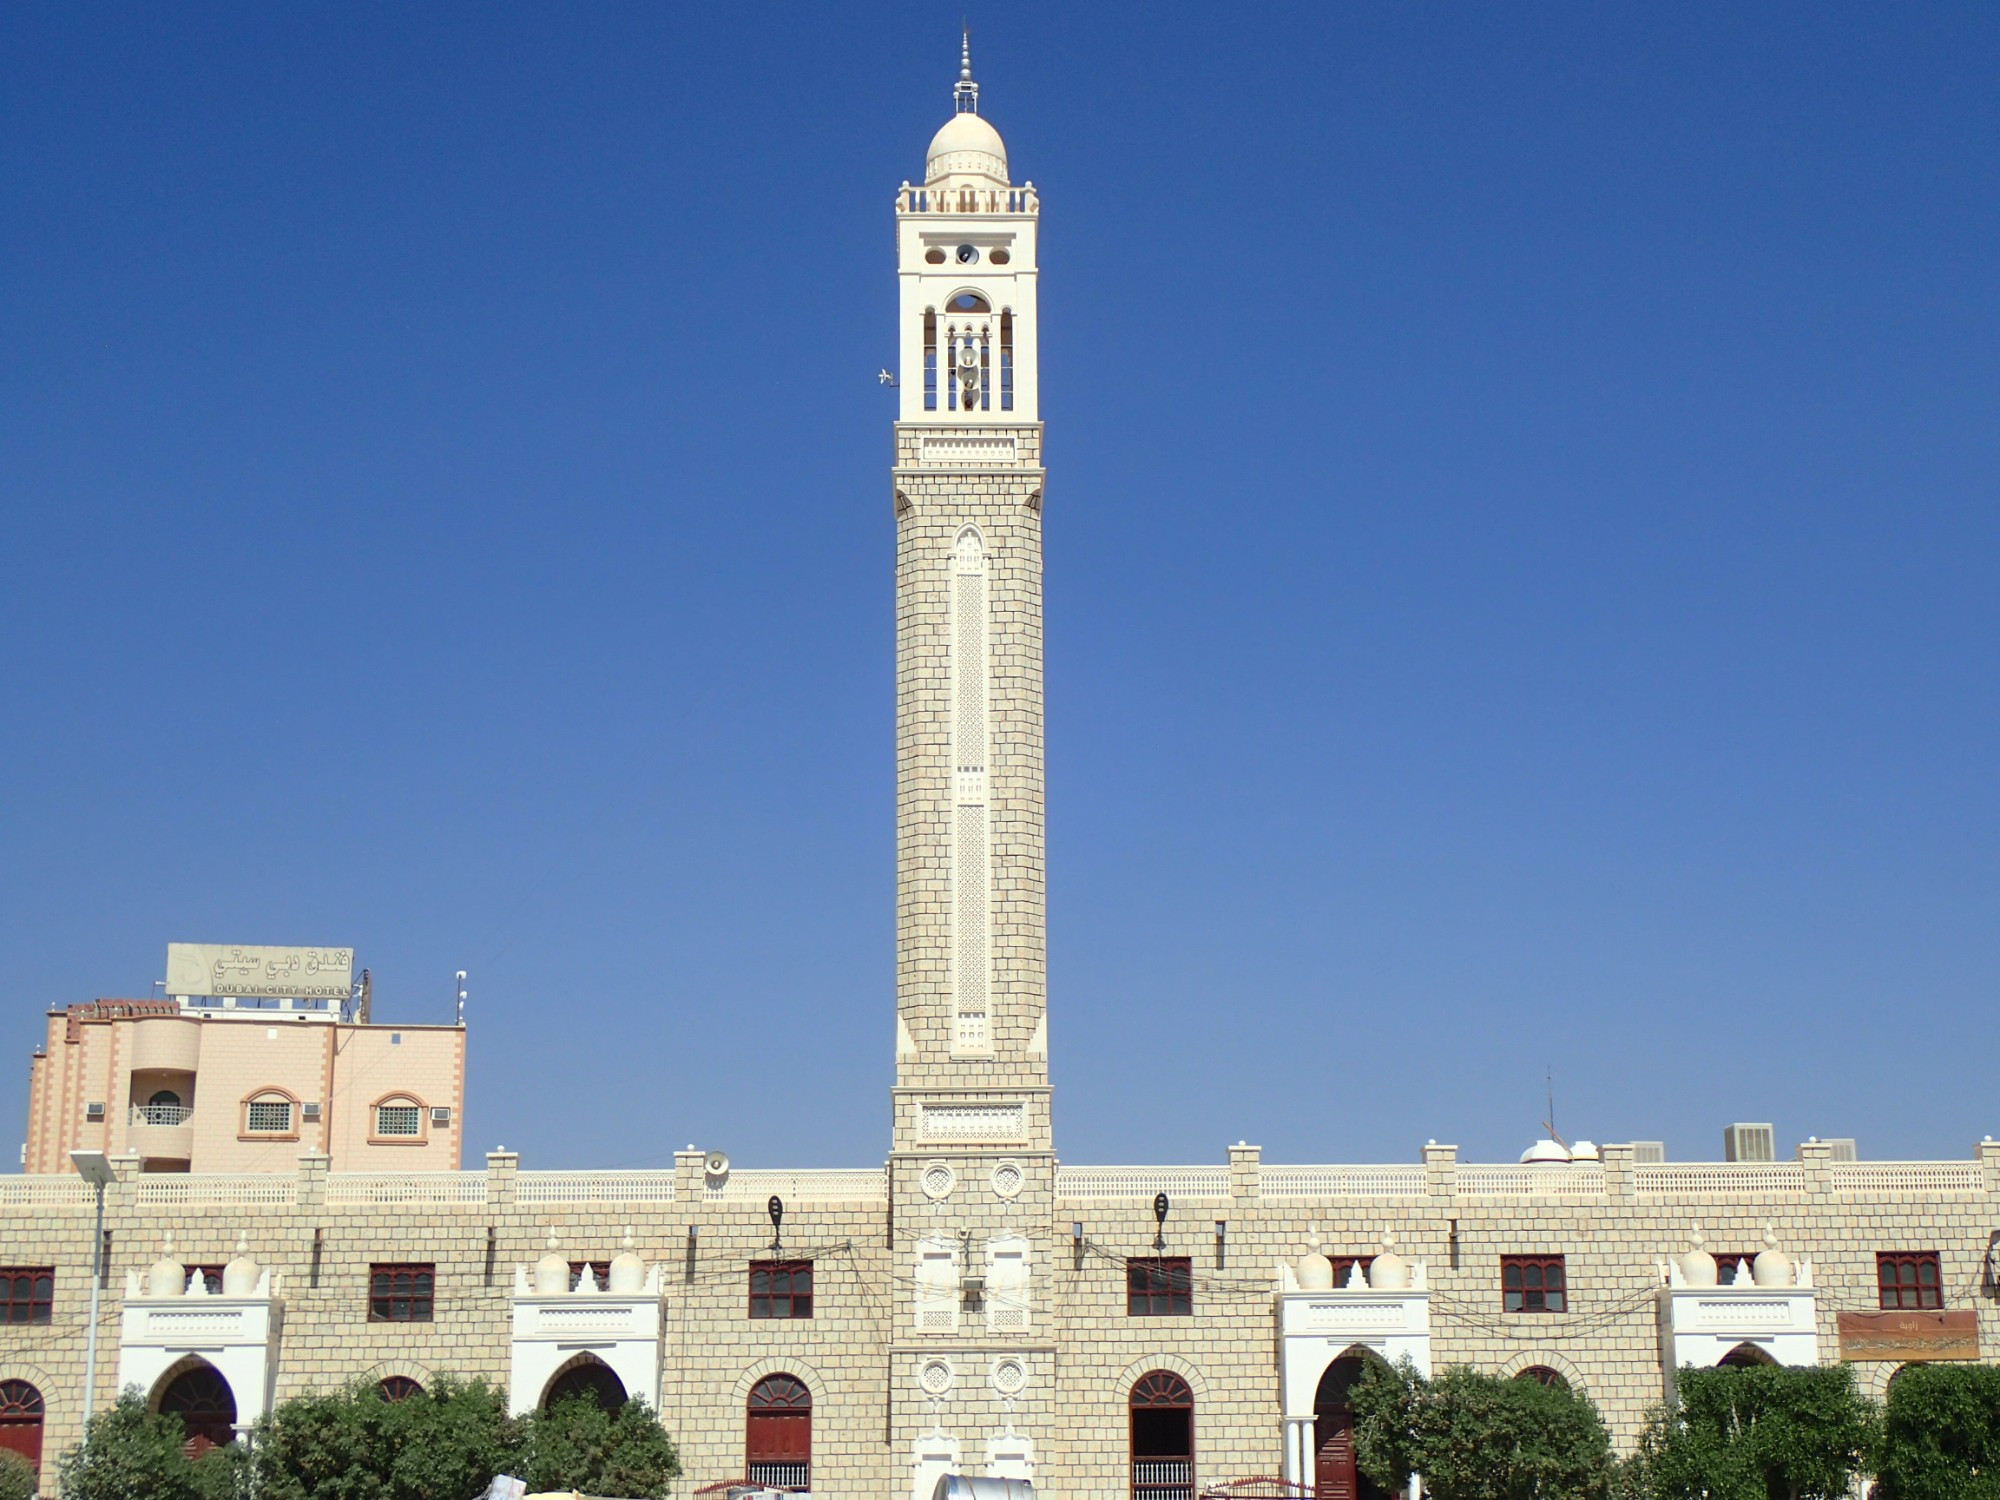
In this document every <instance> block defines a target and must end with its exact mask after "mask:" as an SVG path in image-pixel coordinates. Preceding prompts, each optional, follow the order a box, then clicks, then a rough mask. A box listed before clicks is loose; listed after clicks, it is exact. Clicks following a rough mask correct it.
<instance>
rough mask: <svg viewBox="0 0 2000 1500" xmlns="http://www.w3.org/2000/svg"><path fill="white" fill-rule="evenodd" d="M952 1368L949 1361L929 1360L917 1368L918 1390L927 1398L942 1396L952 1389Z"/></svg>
mask: <svg viewBox="0 0 2000 1500" xmlns="http://www.w3.org/2000/svg"><path fill="white" fill-rule="evenodd" d="M951 1382H952V1368H951V1361H950V1360H948V1359H927V1360H925V1361H924V1362H923V1363H922V1364H920V1365H918V1366H917V1389H918V1390H920V1391H922V1392H923V1393H924V1394H925V1395H926V1396H932V1397H936V1396H942V1395H944V1394H945V1392H947V1391H949V1390H950V1389H951Z"/></svg>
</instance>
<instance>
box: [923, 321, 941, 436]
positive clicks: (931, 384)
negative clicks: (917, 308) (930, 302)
mask: <svg viewBox="0 0 2000 1500" xmlns="http://www.w3.org/2000/svg"><path fill="white" fill-rule="evenodd" d="M937 375H938V371H937V310H936V309H935V308H929V307H927V308H925V309H924V410H925V411H936V410H937Z"/></svg>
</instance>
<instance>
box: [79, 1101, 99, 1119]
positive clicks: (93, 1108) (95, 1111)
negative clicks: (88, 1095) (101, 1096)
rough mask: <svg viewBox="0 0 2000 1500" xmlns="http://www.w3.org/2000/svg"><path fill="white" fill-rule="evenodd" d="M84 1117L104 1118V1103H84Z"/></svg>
mask: <svg viewBox="0 0 2000 1500" xmlns="http://www.w3.org/2000/svg"><path fill="white" fill-rule="evenodd" d="M83 1117H84V1118H85V1119H86V1120H101V1119H103V1118H104V1106H103V1105H102V1104H86V1105H84V1107H83Z"/></svg>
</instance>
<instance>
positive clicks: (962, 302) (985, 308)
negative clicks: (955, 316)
mask: <svg viewBox="0 0 2000 1500" xmlns="http://www.w3.org/2000/svg"><path fill="white" fill-rule="evenodd" d="M945 307H946V309H947V310H948V311H951V312H955V313H983V312H992V311H993V304H992V303H990V302H988V301H987V300H986V299H985V298H984V297H982V296H980V295H979V293H977V292H956V293H954V294H953V295H952V298H951V300H950V301H949V302H947V303H945Z"/></svg>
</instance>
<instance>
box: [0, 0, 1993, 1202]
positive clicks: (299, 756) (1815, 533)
mask: <svg viewBox="0 0 2000 1500" xmlns="http://www.w3.org/2000/svg"><path fill="white" fill-rule="evenodd" d="M959 14H960V10H959V8H957V7H952V8H949V9H947V8H945V7H941V6H918V5H898V6H878V7H855V6H814V7H784V8H774V7H753V6H728V7H696V6H665V5H639V4H625V5H612V4H604V5H596V6H590V7H569V6H542V7H527V6H474V5H464V6H449V5H443V4H439V5H429V6H422V7H402V6H387V5H375V6H366V5H354V6H333V5H323V6H306V5H299V6H284V7H268V6H243V7H240V8H231V7H221V6H208V7H203V8H199V9H196V8H164V9H163V8H160V7H133V8H129V9H126V8H117V7H109V6H86V5H77V6H14V7H11V8H9V9H8V10H7V11H6V13H5V15H4V17H0V140H4V142H5V145H4V148H0V193H4V197H5V201H6V203H7V205H8V208H7V212H6V213H5V214H4V215H0V349H4V351H5V352H4V355H0V495H3V496H4V500H0V549H3V550H4V557H5V561H6V568H5V582H4V585H0V768H4V776H5V786H6V795H5V798H4V801H3V802H0V949H4V951H5V952H6V954H7V966H6V970H7V982H6V985H5V988H4V995H5V1009H4V1012H0V1047H4V1048H5V1049H7V1050H8V1051H10V1052H11V1053H12V1055H13V1057H14V1059H15V1063H16V1065H15V1066H13V1067H9V1068H6V1069H0V1079H4V1080H5V1083H4V1087H0V1120H5V1119H17V1120H18V1119H21V1118H22V1117H23V1111H24V1104H25V1075H26V1062H27V1058H28V1054H29V1053H30V1051H31V1050H32V1048H33V1046H34V1045H35V1043H36V1041H37V1040H38V1038H39V1036H40V1035H41V1029H42V1024H43V1023H42V1019H41V1013H42V1011H43V1010H44V1009H45V1008H46V1007H48V1006H52V1005H63V1004H67V1003H70V1002H73V1001H79V1000H85V999H89V998H92V997H94V996H99V995H132V994H138V995H143V994H146V993H148V992H149V988H150V985H151V981H152V980H153V979H154V978H156V977H159V976H160V975H161V973H162V972H163V962H164V952H165V946H166V944H167V943H168V942H169V941H170V940H193V941H218V942H222V941H240V942H325V943H351V944H353V945H355V946H356V948H357V949H358V950H359V955H360V960H361V961H362V962H363V963H365V964H367V965H368V967H369V968H370V969H371V970H372V971H373V973H374V975H375V976H376V979H377V994H378V1014H379V1015H381V1016H383V1017H385V1018H388V1019H392V1020H401V1021H410V1022H415V1021H442V1020H445V1019H447V1018H448V1017H449V1014H450V1004H451V976H452V972H453V970H455V969H457V968H461V967H462V968H465V969H468V970H470V971H471V974H472V978H471V981H470V986H471V1002H470V1008H469V1018H470V1022H471V1036H470V1049H471V1074H470V1099H469V1103H468V1108H467V1119H468V1125H469V1133H470V1138H471V1144H472V1146H473V1147H475V1148H476V1149H485V1148H488V1147H490V1146H492V1145H494V1144H496V1143H501V1142H504V1143H505V1144H506V1145H507V1146H509V1147H511V1148H516V1149H519V1150H521V1151H523V1152H524V1154H525V1156H526V1160H527V1164H528V1165H530V1166H546V1167H554V1166H639V1165H645V1164H650V1163H654V1162H660V1161H663V1160H665V1159H666V1157H667V1156H668V1154H669V1153H670V1152H671V1151H672V1150H673V1149H674V1148H675V1147H676V1146H679V1145H681V1144H683V1143H685V1142H689V1141H694V1142H698V1143H700V1144H701V1145H703V1146H704V1147H711V1148H712V1147H721V1148H723V1149H726V1150H728V1151H730V1152H731V1154H732V1155H733V1156H734V1157H735V1158H736V1160H737V1161H739V1162H741V1163H743V1164H744V1165H746V1166H758V1165H765V1166H768V1165H788V1164H789V1165H848V1164H863V1163H867V1162H871V1161H876V1160H879V1159H880V1157H881V1155H882V1153H883V1151H884V1150H885V1149H886V1143H887V1118H888V1110H887V1085H888V1083H889V1080H890V1069H891V1043H892V1034H893V1009H892V984H893V970H892V957H893V956H892V952H891V941H892V936H893V931H892V899H893V852H894V851H893V842H892V840H893V830H892V825H891V806H892V796H893V783H892V761H891V750H892V743H891V711H892V698H891V666H892V663H891V654H890V653H891V638H892V624H893V622H892V616H891V611H890V582H891V574H890V567H891V540H892V539H891V520H890V504H889V490H888V477H887V465H888V462H889V458H890V445H889V427H890V422H891V420H892V415H893V413H892V406H891V397H890V396H889V394H888V393H887V392H885V391H883V390H882V389H880V388H879V387H878V386H877V385H876V383H875V378H874V376H875V370H876V369H877V367H878V366H880V365H883V364H885V363H889V362H891V360H892V358H893V350H894V342H893V340H894V323H893V320H894V300H893V298H894V282H893V239H892V215H891V194H892V192H893V190H894V188H895V186H896V185H897V183H899V182H900V181H902V180H903V179H905V178H912V177H916V176H918V175H920V172H921V168H922V154H923V148H924V145H925V143H926V141H927V140H928V139H929V137H930V134H931V132H932V131H933V130H934V129H935V128H936V127H937V126H938V125H939V124H940V123H942V121H943V119H944V118H945V115H946V113H947V112H948V110H949V88H950V84H951V81H952V75H953V71H954V69H953V65H954V63H955V60H956V59H955V54H956V48H957V23H958V18H959ZM972 24H973V27H974V48H975V61H976V63H977V70H978V74H979V77H980V81H981V83H982V85H983V88H984V101H985V113H986V114H987V116H988V117H989V118H990V119H992V120H993V121H994V122H995V123H996V124H997V125H998V126H999V127H1000V129H1001V130H1002V132H1003V133H1004V134H1005V135H1006V138H1007V141H1008V145H1009V148H1010V152H1011V156H1012V161H1013V164H1014V170H1015V174H1016V176H1017V178H1019V177H1028V178H1032V179H1033V180H1034V181H1035V183H1036V184H1037V186H1038V187H1039V188H1040V189H1041V191H1042V194H1043V225H1044V229H1043V233H1044V251H1043V265H1044V276H1043V283H1042V305H1043V330H1044V331H1043V350H1044V366H1043V370H1042V381H1043V393H1044V412H1043V415H1044V418H1045V420H1046V421H1047V423H1048V440H1047V441H1048V459H1049V466H1050V479H1049V485H1048V503H1047V510H1046V517H1045V543H1046V553H1047V635H1046V639H1047V653H1048V663H1047V665H1048V788H1049V858H1050V870H1049V897H1050V989H1051V995H1050V1013H1051V1041H1052V1046H1053V1049H1054V1058H1053V1069H1054V1074H1055V1081H1056V1085H1057V1097H1056V1110H1057V1114H1056V1120H1057V1133H1058V1145H1059V1148H1060V1149H1061V1151H1062V1154H1063V1155H1064V1157H1065V1159H1067V1160H1071V1161H1119V1160H1123V1161H1163V1162H1164V1161H1217V1160H1220V1159H1222V1153H1223V1148H1224V1146H1225V1145H1226V1144H1227V1143H1228V1142H1230V1141H1234V1140H1237V1139H1239V1138H1243V1137H1247V1138H1249V1139H1251V1140H1254V1141H1259V1142H1261V1143H1262V1144H1263V1145H1264V1147H1265V1150H1266V1153H1267V1157H1268V1158H1270V1159H1273V1160H1291V1161H1351V1160H1377V1159H1388V1160H1410V1159H1413V1158H1414V1156H1415V1153H1416V1152H1417V1150H1418V1148H1419V1146H1420V1145H1421V1144H1422V1142H1423V1141H1424V1140H1425V1139H1427V1138H1436V1139H1439V1140H1455V1141H1457V1142H1459V1143H1460V1144H1461V1146H1462V1147H1463V1148H1464V1150H1465V1151H1466V1152H1467V1153H1468V1154H1469V1155H1471V1156H1474V1157H1479V1158H1485V1159H1493V1158H1511V1157H1513V1156H1514V1155H1515V1154H1517V1153H1518V1152H1519V1151H1520V1150H1521V1149H1522V1148H1523V1147H1524V1146H1525V1145H1526V1144H1527V1143H1528V1142H1529V1141H1530V1140H1531V1139H1532V1138H1533V1137H1534V1136H1535V1135H1536V1134H1538V1133H1539V1131H1538V1123H1537V1122H1538V1121H1539V1120H1540V1118H1541V1116H1542V1114H1543V1082H1542V1080H1543V1071H1544V1068H1545V1067H1547V1068H1552V1069H1553V1071H1554V1074H1555V1080H1556V1093H1557V1110H1558V1119H1557V1123H1558V1125H1559V1126H1560V1127H1562V1128H1563V1130H1564V1131H1565V1133H1567V1134H1571V1135H1587V1136H1591V1137H1593V1138H1596V1139H1600V1140H1624V1139H1632V1138H1639V1139H1653V1138H1664V1139H1665V1140H1666V1141H1667V1142H1668V1145H1669V1148H1670V1150H1671V1151H1672V1153H1673V1154H1675V1155H1678V1156H1685V1157H1695V1158H1705V1157H1713V1156H1714V1155H1716V1154H1718V1150H1719V1145H1720V1139H1719V1138H1720V1132H1721V1127H1722V1126H1723V1124H1724V1123H1726V1122H1727V1121H1730V1120H1737V1119H1749V1120H1772V1121H1775V1122H1776V1124H1777V1127H1778V1135H1779V1140H1780V1142H1781V1143H1784V1144H1785V1145H1786V1146H1788V1145H1789V1143H1791V1142H1795V1141H1799V1140H1803V1139H1804V1138H1805V1137H1806V1136H1808V1135H1810V1134H1818V1135H1852V1136H1856V1137H1858V1138H1859V1140H1860V1142H1861V1148H1862V1151H1863V1153H1864V1154H1865V1155H1870V1156H1883V1157H1899V1156H1926V1155H1946V1156H1960V1155H1963V1154H1965V1153H1966V1152H1967V1151H1968V1150H1969V1148H1970V1144H1971V1142H1972V1141H1973V1140H1975V1139H1977V1138H1978V1137H1979V1136H1980V1135H1982V1134H1984V1133H1986V1132H1988V1131H2000V1109H1996V1107H1995V1105H1994V1102H1993V1093H1992V1088H1991V1078H1992V1064H1991V1058H1990V1054H1989V1050H1988V1049H1989V1048H1990V1046H1991V1045H1992V1043H1993V1041H1994V1038H1995V1027H1994V1024H1993V1019H1992V1018H1993V1014H1994V1005H1995V998H1996V997H1995V989H1996V983H1995V977H1996V974H1997V973H2000V923H1996V920H1995V918H1996V910H1995V907H1996V890H2000V826H1996V825H1997V824H2000V790H1996V781H1995V775H1994V771H1995V766H1996V762H2000V690H1996V683H2000V590H1996V587H1995V582H1994V580H1995V576H1996V561H2000V555H1997V554H2000V519H1996V517H1997V516H2000V511H1996V506H1995V496H1994V476H1995V474H1996V473H1997V472H2000V463H1996V460H2000V384H1996V370H1995V356H1994V351H1995V349H1996V348H2000V326H1996V324H2000V277H1996V276H1995V259H1994V246H1995V245H1996V244H2000V172H1996V168H1995V166H1994V159H1993V150H1992V147H1993V142H1994V141H1995V140H1996V139H2000V104H1997V103H1996V95H1995V94H1994V91H1993V88H1992V80H1993V78H1994V76H1995V72H1996V67H2000V11H1996V10H1995V9H1994V8H1993V7H1991V6H1981V5H1965V6H1947V5H1911V6H1899V7H1879V6H1863V5H1840V4H1814V5H1782V4H1772V5H1763V6H1756V7H1744V6H1727V5H1707V6H1704V5H1687V6H1673V7H1665V8H1660V7H1637V6H1620V7H1600V6H1586V5H1580V4H1572V5H1561V4H1552V5H1543V6H1535V7H1519V6H1500V5H1486V6H1448V7H1447V6H1422V5H1407V6H1393V7H1391V6H1350V5H1341V6H1331V5H1311V6H1295V7H1278V6H1258V7H1249V6H1227V7H1224V6H1199V7H1197V6H1188V7H1175V6H1160V5H1152V6H1139V5H1117V4H1105V5H1091V6H1076V5H1061V4H1022V5H1014V6H1008V7H1005V8H1001V7H996V6H989V5H981V6H975V7H974V10H973V14H972Z"/></svg>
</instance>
